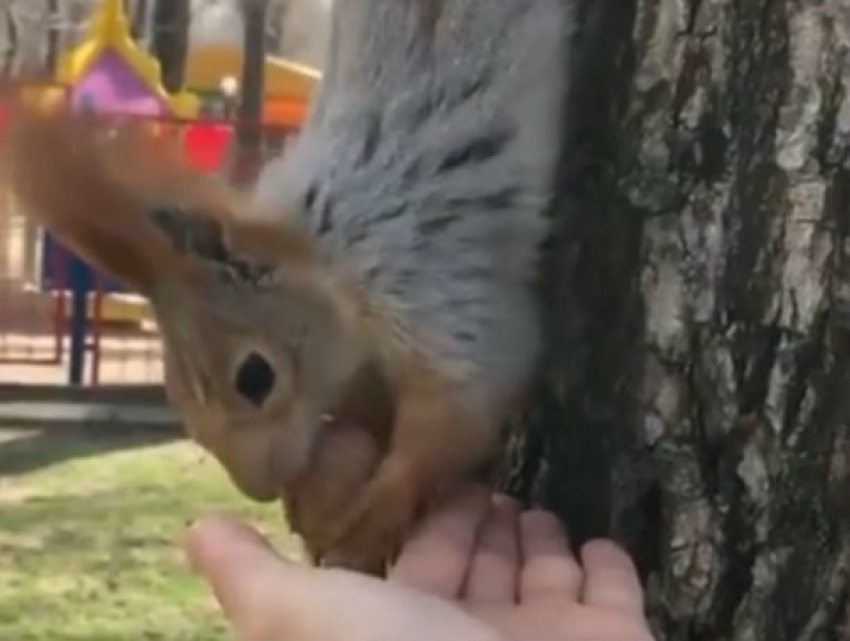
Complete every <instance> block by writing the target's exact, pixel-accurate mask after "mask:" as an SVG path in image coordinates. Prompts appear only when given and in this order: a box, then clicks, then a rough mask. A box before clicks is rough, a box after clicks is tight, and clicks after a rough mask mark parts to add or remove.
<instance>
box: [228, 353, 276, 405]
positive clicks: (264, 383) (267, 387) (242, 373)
mask: <svg viewBox="0 0 850 641" xmlns="http://www.w3.org/2000/svg"><path fill="white" fill-rule="evenodd" d="M275 378H276V377H275V373H274V369H273V368H272V366H271V365H270V364H269V362H268V361H267V360H266V359H265V358H263V357H262V356H260V355H259V354H257V353H256V352H251V353H250V354H248V356H247V357H246V358H245V360H244V361H242V364H241V365H240V366H239V370H238V371H237V372H236V391H237V392H239V394H241V395H242V396H244V397H245V398H246V399H248V400H249V401H251V403H253V404H254V405H256V406H257V407H259V406H261V405H262V404H263V402H264V401H265V400H266V398H268V395H269V394H270V393H271V391H272V389H273V388H274V384H275Z"/></svg>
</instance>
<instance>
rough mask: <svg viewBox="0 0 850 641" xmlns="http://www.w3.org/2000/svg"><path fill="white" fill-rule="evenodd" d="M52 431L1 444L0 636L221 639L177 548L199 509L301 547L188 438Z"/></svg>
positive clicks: (295, 552) (286, 546) (71, 640)
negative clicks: (225, 514)
mask: <svg viewBox="0 0 850 641" xmlns="http://www.w3.org/2000/svg"><path fill="white" fill-rule="evenodd" d="M55 432H56V429H54V430H53V434H50V435H48V433H47V432H45V433H42V434H38V433H37V434H34V435H26V434H24V435H23V437H22V438H19V439H16V440H6V441H5V442H4V441H2V440H0V639H2V640H3V641H6V640H8V641H13V640H14V641H42V640H43V641H48V640H49V641H137V640H138V641H154V640H168V641H172V640H173V641H190V640H191V641H219V640H224V639H229V638H230V636H229V634H228V633H227V632H226V628H225V627H224V624H223V621H222V619H221V616H220V614H219V612H218V609H217V607H216V605H215V603H214V601H213V600H212V598H211V596H210V595H209V593H208V590H207V588H206V585H205V584H204V583H203V582H202V581H201V580H200V579H199V578H198V577H197V576H196V575H194V574H192V573H191V572H190V570H189V569H188V567H187V565H186V563H185V559H184V557H183V554H182V550H181V548H180V539H181V536H182V534H183V532H184V529H185V525H186V523H187V522H189V521H190V520H191V519H194V518H197V517H198V516H200V515H202V514H204V513H208V512H221V511H225V512H228V513H231V514H236V515H238V516H240V517H242V518H245V519H247V520H249V521H250V522H252V523H254V524H255V525H257V526H259V527H260V528H261V530H262V531H264V532H265V533H267V534H268V535H270V537H271V538H272V540H273V541H274V542H275V544H276V545H277V547H278V549H279V550H280V551H281V552H282V553H283V554H286V555H287V556H292V557H298V556H299V555H300V547H299V545H298V543H297V541H296V539H294V537H292V536H291V535H290V534H289V533H288V530H287V528H286V526H285V523H284V521H283V518H282V513H281V510H280V507H279V506H278V505H270V506H269V505H266V506H258V505H255V504H252V503H250V502H249V501H248V500H247V499H245V498H243V497H242V496H241V495H238V494H237V493H236V491H235V489H234V488H233V487H232V486H231V484H230V482H229V481H228V480H227V478H226V477H225V475H224V473H223V471H222V470H221V469H220V468H219V466H218V464H217V463H216V462H215V461H214V460H212V459H210V457H208V456H207V455H205V454H203V453H202V452H201V451H200V450H199V448H197V447H196V446H194V445H193V444H191V443H189V442H186V441H171V442H160V443H151V442H150V440H151V439H150V436H149V435H148V436H143V435H139V434H136V435H128V436H125V437H116V436H114V435H103V434H101V435H92V434H90V433H82V432H80V431H71V430H67V431H64V432H62V433H61V434H59V435H55ZM6 434H8V432H7V433H6ZM2 435H3V433H2V432H0V437H2ZM10 471H11V472H10Z"/></svg>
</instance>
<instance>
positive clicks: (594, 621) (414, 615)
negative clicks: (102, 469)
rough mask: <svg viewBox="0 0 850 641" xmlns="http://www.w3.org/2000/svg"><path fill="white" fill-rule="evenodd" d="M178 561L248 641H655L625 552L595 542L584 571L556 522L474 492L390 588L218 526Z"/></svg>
mask: <svg viewBox="0 0 850 641" xmlns="http://www.w3.org/2000/svg"><path fill="white" fill-rule="evenodd" d="M186 551H187V554H188V556H189V559H190V561H191V563H192V564H193V566H194V567H195V568H196V569H197V570H198V571H199V572H200V573H201V574H202V575H203V576H204V577H205V578H206V579H207V581H208V582H209V583H210V585H211V586H212V589H213V592H214V593H215V595H216V598H217V599H218V601H219V603H220V604H221V606H222V609H223V611H224V614H225V616H226V617H227V618H228V619H229V621H230V623H231V625H232V626H233V629H234V631H235V632H236V634H237V637H238V638H239V639H240V640H244V641H314V640H315V641H334V640H335V639H339V640H345V641H384V640H386V641H390V640H392V641H398V640H399V639H405V640H409V641H418V640H419V639H422V640H423V641H424V640H425V639H427V640H428V641H432V640H433V639H464V640H465V641H466V640H468V641H479V640H480V641H497V640H499V639H506V638H509V639H516V640H522V641H525V640H529V641H533V640H537V639H545V640H546V641H555V640H560V641H652V636H651V634H650V633H649V631H648V626H647V624H646V621H645V618H644V615H643V594H642V590H641V587H640V584H639V582H638V578H637V575H636V573H635V570H634V567H633V565H632V562H631V560H630V559H629V557H628V556H627V555H626V554H625V553H624V552H622V551H621V550H620V549H619V548H618V547H616V546H615V545H614V544H612V543H610V542H607V541H593V542H590V543H588V544H587V545H585V546H584V548H583V549H582V552H581V561H582V564H581V565H580V564H579V562H578V560H576V559H575V558H574V557H573V556H572V554H571V553H570V551H569V547H568V545H567V541H566V537H565V535H564V533H563V530H562V529H561V528H560V525H559V524H558V522H557V520H556V519H555V517H554V516H553V515H551V514H549V513H546V512H542V511H538V510H532V511H528V512H524V513H522V512H521V510H520V508H519V505H518V503H516V502H515V501H513V500H511V499H508V498H507V497H504V496H496V497H492V498H491V497H490V495H489V494H488V493H487V492H486V491H484V490H483V489H482V488H478V487H473V488H469V489H467V490H466V491H464V492H462V493H461V494H459V495H458V496H456V497H454V498H453V499H452V500H451V501H450V502H448V503H447V504H446V505H445V506H444V507H443V508H442V509H440V510H438V511H437V512H435V513H434V514H433V515H432V516H430V517H429V518H428V519H426V521H425V522H424V523H423V525H422V527H421V528H420V530H419V531H418V532H417V533H416V534H415V535H414V536H413V537H412V538H411V540H410V541H409V542H408V543H407V544H406V545H405V546H404V548H403V550H402V552H401V555H400V557H399V559H398V561H397V563H396V564H395V566H394V567H393V569H392V570H391V572H390V575H389V577H388V579H387V580H379V579H376V578H373V577H369V576H365V575H360V574H355V573H352V572H347V571H344V570H337V569H313V568H305V567H301V566H297V565H294V564H291V563H289V562H286V561H284V560H283V559H281V558H280V557H279V556H277V555H276V554H275V552H274V551H273V550H272V548H271V547H270V545H269V544H268V543H267V542H266V541H265V540H264V539H262V538H261V537H260V535H259V534H257V533H256V532H255V531H253V530H251V529H250V528H248V527H246V526H244V525H241V524H239V523H236V522H233V521H230V520H228V519H222V518H208V519H204V520H202V521H199V522H198V523H196V524H195V525H193V526H192V527H191V528H190V530H189V533H188V537H187V540H186ZM582 566H583V567H582Z"/></svg>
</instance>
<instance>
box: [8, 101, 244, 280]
mask: <svg viewBox="0 0 850 641" xmlns="http://www.w3.org/2000/svg"><path fill="white" fill-rule="evenodd" d="M2 161H3V166H2V168H0V178H2V180H3V181H4V183H5V187H6V188H7V189H9V191H10V192H11V195H12V196H13V197H14V198H15V201H16V204H17V205H18V206H20V207H21V208H22V210H23V212H24V213H25V214H26V215H29V216H32V217H33V218H35V219H37V220H39V221H40V222H41V223H42V224H43V225H44V226H45V227H46V228H47V229H49V230H50V231H51V232H52V233H53V234H55V235H56V237H57V238H58V239H59V240H60V241H61V242H63V243H64V244H66V245H68V246H69V247H70V248H71V249H73V250H74V251H75V252H77V253H79V254H80V255H81V256H82V257H84V258H85V259H86V260H88V261H90V262H91V263H92V264H94V265H96V266H97V267H98V268H100V269H102V270H103V271H105V272H107V273H110V274H111V275H113V276H114V277H116V278H118V279H120V280H122V281H124V282H125V283H126V284H128V285H129V286H131V287H134V288H136V289H138V290H139V291H141V292H142V293H144V294H150V293H151V292H152V291H153V290H154V289H156V287H157V285H158V284H159V283H160V282H164V281H166V280H173V279H178V280H179V279H180V278H181V277H182V276H183V275H185V274H186V272H187V270H191V269H192V265H191V261H189V260H188V257H187V256H186V255H185V252H181V251H180V250H179V247H178V245H177V244H176V243H175V241H176V240H177V238H176V236H175V234H177V232H178V229H177V228H176V227H175V222H174V221H175V220H176V218H175V217H174V216H172V217H171V222H168V220H167V217H165V218H164V217H163V214H162V211H163V210H161V209H158V208H157V207H156V205H155V204H154V203H159V202H180V201H183V202H186V201H188V202H189V203H192V207H195V206H197V207H199V208H201V207H203V204H202V203H203V201H206V202H210V201H215V202H216V203H217V204H218V207H221V208H226V207H227V206H228V203H227V202H226V200H225V201H222V198H226V195H225V193H224V190H217V189H216V188H215V187H213V186H212V183H211V182H210V181H206V182H205V180H204V177H202V176H200V175H198V174H194V173H193V172H190V171H189V170H188V168H187V167H186V166H185V165H182V164H181V163H180V162H179V161H178V159H177V156H176V155H175V154H172V153H170V150H169V148H168V147H167V146H165V145H164V144H163V142H162V141H156V140H155V138H154V137H153V136H152V135H151V134H150V132H146V131H142V130H141V129H140V128H137V127H134V126H132V125H123V126H122V127H121V128H120V129H114V128H109V127H107V126H105V125H104V124H103V123H99V122H95V121H94V120H92V119H86V118H84V117H82V116H80V115H74V114H71V113H69V112H68V111H66V110H62V109H53V110H51V111H50V113H45V112H43V111H36V110H35V109H34V108H32V107H27V106H22V105H13V109H12V111H11V118H10V122H9V126H8V128H7V131H6V132H4V136H3V139H2ZM219 191H221V193H219ZM173 211H176V212H179V211H182V210H181V209H180V208H179V207H178V208H176V209H174V210H173ZM184 218H186V220H188V218H187V217H184ZM195 226H196V227H197V225H195ZM184 227H186V225H184ZM186 228H188V227H186ZM164 232H165V233H164Z"/></svg>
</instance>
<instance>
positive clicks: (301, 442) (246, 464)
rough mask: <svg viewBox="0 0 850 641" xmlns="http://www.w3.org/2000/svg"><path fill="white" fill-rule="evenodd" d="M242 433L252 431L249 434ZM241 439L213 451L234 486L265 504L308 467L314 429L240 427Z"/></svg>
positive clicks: (272, 499)
mask: <svg viewBox="0 0 850 641" xmlns="http://www.w3.org/2000/svg"><path fill="white" fill-rule="evenodd" d="M245 430H252V431H253V434H250V437H249V434H248V433H246V431H245ZM234 431H235V432H236V431H238V432H239V436H240V437H241V438H232V439H230V440H229V443H228V447H225V448H222V451H220V452H216V454H217V458H218V459H219V460H220V462H221V464H222V465H223V467H224V468H225V469H226V470H227V473H228V475H229V476H230V478H231V480H232V481H233V483H234V485H236V487H237V488H238V489H239V491H240V492H242V493H243V494H244V495H245V496H247V497H248V498H250V499H252V500H254V501H257V502H260V503H268V502H271V501H275V500H277V499H280V498H281V496H282V493H283V490H284V487H285V486H286V485H287V484H289V483H290V482H292V481H293V479H295V478H297V477H298V476H299V475H301V474H302V473H303V472H304V471H305V470H306V469H307V468H308V467H309V466H310V460H311V457H312V455H313V446H314V444H315V442H316V440H317V438H318V429H315V430H312V429H302V430H298V431H290V430H287V429H281V428H280V426H271V425H267V426H240V427H239V428H237V430H234Z"/></svg>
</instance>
